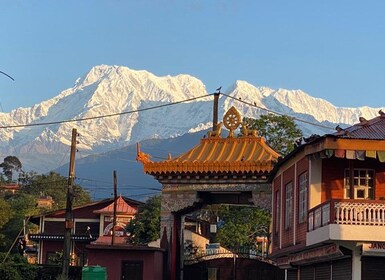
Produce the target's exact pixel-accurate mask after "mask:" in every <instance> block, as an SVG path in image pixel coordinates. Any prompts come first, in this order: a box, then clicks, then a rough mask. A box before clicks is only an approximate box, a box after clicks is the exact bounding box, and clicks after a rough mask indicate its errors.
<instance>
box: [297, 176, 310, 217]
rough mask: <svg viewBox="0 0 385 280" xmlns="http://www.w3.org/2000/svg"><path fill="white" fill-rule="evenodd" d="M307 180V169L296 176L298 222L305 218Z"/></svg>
mask: <svg viewBox="0 0 385 280" xmlns="http://www.w3.org/2000/svg"><path fill="white" fill-rule="evenodd" d="M308 189H309V180H308V173H307V171H305V172H303V173H302V174H300V175H299V176H298V223H299V224H302V223H305V222H306V219H307V210H308V209H307V208H308Z"/></svg>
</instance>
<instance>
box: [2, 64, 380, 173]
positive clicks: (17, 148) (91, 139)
mask: <svg viewBox="0 0 385 280" xmlns="http://www.w3.org/2000/svg"><path fill="white" fill-rule="evenodd" d="M222 92H223V93H225V94H226V95H229V96H231V97H235V99H233V98H230V97H228V96H226V95H221V96H220V100H219V108H220V109H219V116H223V114H224V113H225V112H226V111H227V110H228V109H229V108H230V107H231V106H235V107H236V108H237V109H238V111H240V113H241V115H242V116H245V117H254V118H256V117H258V115H260V114H265V113H267V111H265V110H263V109H261V108H265V109H268V110H271V111H275V112H279V113H283V114H287V115H290V116H293V117H296V118H299V119H303V120H306V121H308V122H310V123H316V124H323V125H324V126H327V127H330V129H327V128H322V127H320V126H315V125H311V124H309V123H306V122H298V123H297V124H298V125H299V127H300V128H301V129H302V130H303V132H304V134H305V135H310V134H314V133H316V134H324V133H331V132H333V127H335V126H336V125H337V124H340V125H342V126H343V125H345V126H347V125H349V124H353V123H356V122H357V121H358V118H359V117H360V116H363V117H365V118H368V119H370V118H373V117H374V116H376V115H378V111H379V109H380V108H369V107H360V108H338V107H335V106H333V105H332V104H331V103H329V102H327V101H325V100H323V99H319V98H314V97H311V96H310V95H308V94H307V93H305V92H303V91H301V90H285V89H278V90H276V89H271V88H267V87H256V86H254V85H251V84H249V83H247V82H246V81H236V82H235V83H234V84H233V85H232V86H230V87H229V88H228V89H226V90H223V91H222ZM205 95H207V97H204V98H198V99H195V100H192V101H190V102H186V103H178V104H176V105H173V106H165V107H160V108H157V109H152V110H143V109H146V108H150V107H156V106H159V105H165V104H168V103H173V102H180V101H183V100H186V99H194V98H197V97H200V96H205ZM208 95H209V93H208V92H207V91H206V88H205V85H204V84H203V83H202V82H201V81H200V80H198V79H196V78H194V77H192V76H190V75H178V76H164V77H157V76H155V75H153V74H151V73H149V72H147V71H137V70H132V69H129V68H127V67H123V66H107V65H100V66H96V67H94V68H92V69H91V70H90V71H89V73H87V74H86V75H84V76H83V77H81V78H79V79H77V80H76V82H75V84H74V86H73V87H71V88H68V89H66V90H64V91H62V92H61V93H60V94H59V95H57V96H56V97H54V98H52V99H49V100H46V101H43V102H41V103H40V104H35V105H34V106H32V107H30V108H18V109H15V110H12V111H11V112H10V113H0V126H2V127H8V126H19V125H24V124H39V123H46V125H36V126H28V127H22V126H20V127H14V128H2V129H0V152H1V155H3V156H4V157H5V156H7V155H16V156H17V157H19V159H20V160H21V162H22V163H23V166H24V169H26V170H34V171H37V172H46V171H50V170H54V169H55V168H57V167H58V166H61V165H63V164H64V163H66V162H67V161H68V160H69V149H70V144H71V134H72V129H73V128H76V129H77V131H78V133H79V137H78V139H77V140H78V144H77V149H78V150H79V153H78V155H77V157H78V158H79V157H86V156H88V155H94V154H99V153H104V152H108V151H112V150H116V149H120V148H122V147H125V146H128V145H130V144H133V143H136V142H139V141H142V140H145V139H151V138H171V137H176V136H179V135H183V134H185V133H191V132H197V131H201V130H204V129H208V128H210V127H211V126H212V108H213V98H212V96H208ZM240 100H241V101H244V102H247V103H250V104H255V105H256V106H258V107H259V108H258V107H255V106H250V105H247V104H245V103H243V102H240ZM138 110H139V111H138ZM121 113H122V114H121ZM110 115H113V116H110ZM102 116H109V117H103V118H99V117H102ZM75 119H87V120H84V121H77V122H62V123H61V122H60V121H63V120H75ZM131 160H133V159H131Z"/></svg>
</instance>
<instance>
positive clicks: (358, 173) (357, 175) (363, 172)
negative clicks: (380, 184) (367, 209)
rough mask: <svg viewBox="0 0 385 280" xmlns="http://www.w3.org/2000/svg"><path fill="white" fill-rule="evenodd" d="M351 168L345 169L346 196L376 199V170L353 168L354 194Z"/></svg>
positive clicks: (349, 197) (348, 197) (347, 197)
mask: <svg viewBox="0 0 385 280" xmlns="http://www.w3.org/2000/svg"><path fill="white" fill-rule="evenodd" d="M350 171H351V170H350V169H345V189H344V198H346V199H374V170H372V169H353V174H352V179H353V182H352V183H353V184H352V185H353V188H354V189H353V196H352V195H351V194H352V193H351V190H350V185H351V183H350V178H351V174H350Z"/></svg>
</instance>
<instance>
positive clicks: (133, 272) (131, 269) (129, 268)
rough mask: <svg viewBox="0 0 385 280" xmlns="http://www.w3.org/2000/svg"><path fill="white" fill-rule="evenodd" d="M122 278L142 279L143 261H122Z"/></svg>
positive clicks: (128, 279) (130, 279) (129, 279)
mask: <svg viewBox="0 0 385 280" xmlns="http://www.w3.org/2000/svg"><path fill="white" fill-rule="evenodd" d="M122 279H127V280H143V262H142V261H122Z"/></svg>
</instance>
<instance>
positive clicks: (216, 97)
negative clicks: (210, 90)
mask: <svg viewBox="0 0 385 280" xmlns="http://www.w3.org/2000/svg"><path fill="white" fill-rule="evenodd" d="M220 94H221V92H220V90H219V91H218V92H216V93H214V107H213V131H216V130H217V128H218V103H219V95H220Z"/></svg>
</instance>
